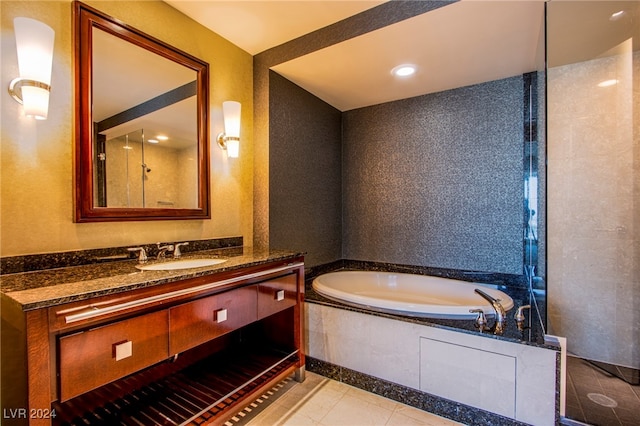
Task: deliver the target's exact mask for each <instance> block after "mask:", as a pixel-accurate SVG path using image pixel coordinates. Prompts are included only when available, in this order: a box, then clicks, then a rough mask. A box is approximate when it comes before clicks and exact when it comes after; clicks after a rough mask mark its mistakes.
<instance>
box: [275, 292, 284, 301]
mask: <svg viewBox="0 0 640 426" xmlns="http://www.w3.org/2000/svg"><path fill="white" fill-rule="evenodd" d="M276 300H277V301H278V302H279V301H281V300H284V290H278V291H276Z"/></svg>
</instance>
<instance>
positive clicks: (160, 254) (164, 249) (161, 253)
mask: <svg viewBox="0 0 640 426" xmlns="http://www.w3.org/2000/svg"><path fill="white" fill-rule="evenodd" d="M156 245H157V246H158V256H156V259H158V260H160V259H164V258H165V254H166V253H167V252H168V251H173V244H167V245H166V246H160V243H156Z"/></svg>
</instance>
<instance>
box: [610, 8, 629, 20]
mask: <svg viewBox="0 0 640 426" xmlns="http://www.w3.org/2000/svg"><path fill="white" fill-rule="evenodd" d="M625 13H626V12H625V11H624V10H619V11H617V12H616V13H612V14H611V16H610V17H609V20H611V21H617V20H618V19H620V18H622V17H623V16H624V15H625Z"/></svg>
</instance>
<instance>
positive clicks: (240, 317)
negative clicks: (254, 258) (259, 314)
mask: <svg viewBox="0 0 640 426" xmlns="http://www.w3.org/2000/svg"><path fill="white" fill-rule="evenodd" d="M256 305H257V296H256V286H255V285H252V286H248V287H242V288H238V289H236V290H231V291H227V292H225V293H221V294H216V295H215V296H210V297H205V298H204V299H200V300H196V301H194V302H189V303H185V304H184V305H179V306H175V307H173V308H171V309H170V310H169V323H170V331H169V352H170V353H171V355H174V354H177V353H180V352H183V351H185V350H187V349H191V348H193V347H195V346H197V345H199V344H201V343H204V342H207V341H209V340H211V339H214V338H216V337H218V336H221V335H223V334H225V333H228V332H230V331H233V330H235V329H237V328H240V327H243V326H245V325H247V324H249V323H252V322H254V321H255V320H256V309H257V308H256Z"/></svg>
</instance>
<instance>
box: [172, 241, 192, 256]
mask: <svg viewBox="0 0 640 426" xmlns="http://www.w3.org/2000/svg"><path fill="white" fill-rule="evenodd" d="M188 245H189V242H188V241H187V242H184V243H176V248H175V249H174V250H173V257H180V256H182V252H181V251H180V246H188Z"/></svg>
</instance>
